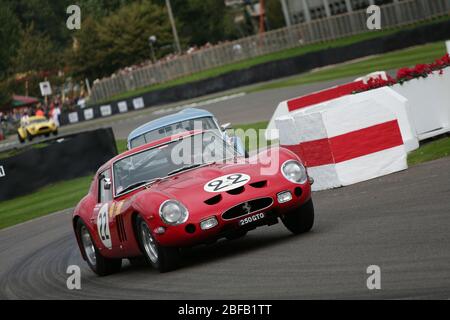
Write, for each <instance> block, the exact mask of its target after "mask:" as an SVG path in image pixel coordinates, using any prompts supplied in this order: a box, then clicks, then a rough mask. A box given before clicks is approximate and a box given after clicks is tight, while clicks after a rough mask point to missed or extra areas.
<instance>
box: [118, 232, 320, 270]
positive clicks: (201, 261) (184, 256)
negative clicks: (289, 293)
mask: <svg viewBox="0 0 450 320" xmlns="http://www.w3.org/2000/svg"><path fill="white" fill-rule="evenodd" d="M317 233H318V230H317V229H313V230H312V231H310V232H308V233H306V234H303V235H292V234H290V233H289V232H288V231H284V230H283V231H282V232H280V230H278V232H270V233H261V232H258V233H252V232H249V234H248V235H247V236H245V237H243V238H240V239H236V240H226V239H221V240H219V241H217V242H215V243H213V244H209V245H200V246H196V247H192V248H186V249H183V250H182V251H181V266H180V269H179V270H186V269H190V268H195V267H199V266H201V265H206V264H209V263H213V262H216V261H219V260H222V259H227V258H231V257H235V256H243V255H245V254H247V253H249V252H256V251H258V250H263V249H266V248H268V247H275V246H279V245H282V244H284V243H288V242H295V241H296V240H300V239H302V240H305V239H306V238H309V237H312V236H314V234H317ZM143 269H152V268H149V267H148V266H130V265H124V268H123V271H126V272H140V271H142V270H143ZM153 271H155V272H157V271H156V270H153ZM175 272H176V271H175Z"/></svg>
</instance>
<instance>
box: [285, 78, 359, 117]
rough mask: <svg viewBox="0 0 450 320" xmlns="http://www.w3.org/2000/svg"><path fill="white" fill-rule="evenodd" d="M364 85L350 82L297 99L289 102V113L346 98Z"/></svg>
mask: <svg viewBox="0 0 450 320" xmlns="http://www.w3.org/2000/svg"><path fill="white" fill-rule="evenodd" d="M362 83H363V82H362V81H356V82H350V83H346V84H343V85H340V86H336V87H333V88H330V89H326V90H322V91H319V92H315V93H312V94H308V95H306V96H303V97H300V98H297V99H292V100H289V101H288V102H287V105H288V109H289V112H292V111H294V110H297V109H301V108H305V107H308V106H311V105H314V104H318V103H321V102H325V101H329V100H332V99H336V98H339V97H342V96H346V95H348V94H351V93H352V92H354V91H355V90H357V89H358V88H359V87H360V86H361V84H362Z"/></svg>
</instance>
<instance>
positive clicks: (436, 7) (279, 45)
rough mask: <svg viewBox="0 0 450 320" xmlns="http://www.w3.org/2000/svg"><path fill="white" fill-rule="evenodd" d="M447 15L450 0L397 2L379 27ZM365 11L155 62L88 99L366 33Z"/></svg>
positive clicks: (116, 78)
mask: <svg viewBox="0 0 450 320" xmlns="http://www.w3.org/2000/svg"><path fill="white" fill-rule="evenodd" d="M449 13H450V0H403V1H401V2H398V3H392V4H389V5H384V6H382V7H381V20H382V25H381V27H382V29H383V30H386V29H389V28H394V27H399V26H404V25H408V24H411V23H415V22H418V21H422V20H429V19H432V18H435V17H440V16H445V15H448V14H449ZM367 18H368V15H367V13H366V11H365V10H360V11H354V12H351V13H346V14H342V15H337V16H332V17H329V18H325V19H319V20H313V21H312V22H309V23H302V24H297V25H294V26H292V27H289V28H283V29H278V30H274V31H270V32H266V33H264V34H262V35H257V36H252V37H247V38H243V39H239V40H236V41H233V42H228V43H226V44H221V45H217V46H214V47H211V48H208V49H204V50H201V51H197V52H194V53H192V54H185V55H183V56H179V57H177V58H174V59H173V60H170V61H165V62H157V63H156V64H151V65H148V66H145V67H141V68H139V69H135V70H132V71H130V72H128V73H126V74H125V73H123V74H122V73H118V74H117V75H113V76H111V77H109V78H105V79H102V80H100V81H97V82H95V83H94V86H93V89H92V96H91V100H92V101H93V102H98V101H101V100H105V99H108V98H110V97H112V96H114V95H117V94H120V93H123V92H127V91H130V90H134V89H138V88H142V87H146V86H151V85H155V84H159V83H164V82H167V81H170V80H173V79H177V78H180V77H183V76H188V75H191V74H194V73H197V72H200V71H203V70H207V69H211V68H215V67H220V66H224V65H227V64H230V63H234V62H238V61H242V60H246V59H250V58H254V57H258V56H262V55H266V54H270V53H274V52H277V51H280V50H285V49H289V48H294V47H300V46H304V45H307V44H312V43H317V42H324V41H330V40H335V39H339V38H343V37H347V36H351V35H355V34H361V33H365V32H368V29H367Z"/></svg>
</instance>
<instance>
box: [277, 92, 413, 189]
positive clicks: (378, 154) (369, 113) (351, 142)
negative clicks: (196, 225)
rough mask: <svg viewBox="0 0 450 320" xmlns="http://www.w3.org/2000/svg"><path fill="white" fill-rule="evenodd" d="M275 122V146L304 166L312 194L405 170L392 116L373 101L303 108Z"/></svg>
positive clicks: (401, 147) (405, 154) (398, 136)
mask: <svg viewBox="0 0 450 320" xmlns="http://www.w3.org/2000/svg"><path fill="white" fill-rule="evenodd" d="M374 104H375V105H374ZM275 122H276V127H277V128H279V129H280V130H279V133H280V136H279V139H280V145H282V146H283V147H286V148H288V149H290V150H292V151H293V152H295V153H297V154H299V155H300V156H301V157H302V159H303V160H304V161H305V164H306V165H307V166H308V170H309V174H310V175H311V176H312V177H313V178H314V180H315V183H314V185H313V190H316V191H317V190H324V189H330V188H335V187H340V186H346V185H350V184H354V183H357V182H361V181H365V180H369V179H373V178H376V177H379V176H382V175H386V174H390V173H393V172H397V171H400V170H405V169H407V153H406V149H405V146H404V144H403V138H402V134H401V131H400V127H399V124H398V121H397V116H396V115H395V113H394V112H392V111H391V110H389V108H386V107H383V106H382V105H380V104H377V103H376V102H374V101H370V100H365V101H361V102H356V103H352V104H349V105H346V104H341V105H336V106H333V107H332V108H328V107H323V108H315V109H310V108H304V109H300V110H298V111H296V112H293V113H290V114H289V115H287V116H281V117H278V118H277V119H276V121H275Z"/></svg>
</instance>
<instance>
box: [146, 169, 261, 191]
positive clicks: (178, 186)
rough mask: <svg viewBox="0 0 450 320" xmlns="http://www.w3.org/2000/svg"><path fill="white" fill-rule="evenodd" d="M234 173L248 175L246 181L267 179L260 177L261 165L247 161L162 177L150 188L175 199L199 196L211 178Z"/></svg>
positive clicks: (252, 181)
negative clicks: (248, 178)
mask: <svg viewBox="0 0 450 320" xmlns="http://www.w3.org/2000/svg"><path fill="white" fill-rule="evenodd" d="M236 173H241V174H246V175H249V176H250V181H249V182H248V183H254V182H258V181H260V180H261V179H267V176H264V177H262V175H261V165H259V164H249V163H247V162H245V163H234V164H211V165H207V166H205V167H201V168H196V169H192V170H189V171H185V172H182V173H180V174H177V175H175V176H173V177H170V178H168V179H164V180H162V181H160V182H157V183H155V184H154V185H153V186H152V187H151V188H150V190H152V191H159V192H162V193H165V194H166V195H167V196H169V197H171V198H175V199H183V198H184V197H192V196H193V195H196V196H199V195H201V194H206V193H207V192H206V191H205V190H204V186H205V185H206V184H207V183H209V182H210V181H211V180H214V179H216V178H218V177H221V176H225V175H228V174H236ZM216 194H217V193H216ZM208 195H209V196H210V197H212V196H214V195H215V193H208Z"/></svg>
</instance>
